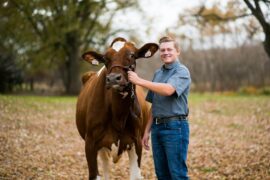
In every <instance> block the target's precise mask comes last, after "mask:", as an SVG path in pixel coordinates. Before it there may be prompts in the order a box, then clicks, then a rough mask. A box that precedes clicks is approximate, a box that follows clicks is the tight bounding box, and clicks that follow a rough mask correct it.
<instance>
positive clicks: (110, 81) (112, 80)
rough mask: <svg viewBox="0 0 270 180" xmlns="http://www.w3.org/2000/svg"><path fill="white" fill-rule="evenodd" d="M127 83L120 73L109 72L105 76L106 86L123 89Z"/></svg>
mask: <svg viewBox="0 0 270 180" xmlns="http://www.w3.org/2000/svg"><path fill="white" fill-rule="evenodd" d="M127 85H128V82H127V80H126V79H125V77H124V76H123V75H122V74H119V73H110V74H108V75H107V76H106V87H107V88H108V89H109V88H114V89H116V90H118V91H123V90H124V89H125V88H126V86H127Z"/></svg>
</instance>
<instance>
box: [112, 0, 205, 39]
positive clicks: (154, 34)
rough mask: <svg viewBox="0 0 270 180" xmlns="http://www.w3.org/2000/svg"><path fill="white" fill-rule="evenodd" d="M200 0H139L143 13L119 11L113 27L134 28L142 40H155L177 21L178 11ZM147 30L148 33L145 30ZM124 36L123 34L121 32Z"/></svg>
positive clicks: (180, 11) (182, 11)
mask: <svg viewBox="0 0 270 180" xmlns="http://www.w3.org/2000/svg"><path fill="white" fill-rule="evenodd" d="M201 1H202V0H188V1H187V0H139V5H140V7H141V8H142V10H143V13H144V14H138V13H137V12H131V11H130V10H129V11H127V12H124V14H122V13H120V14H119V15H118V16H117V18H115V19H114V21H115V22H114V26H115V27H118V28H119V27H123V28H125V29H129V30H136V35H139V36H140V37H143V38H142V39H143V41H157V39H158V38H159V37H160V35H161V34H163V33H165V30H166V29H167V28H170V27H172V26H174V25H175V24H176V23H177V20H178V15H179V13H184V9H186V8H189V7H192V6H195V5H197V4H199V3H200V2H201ZM147 30H148V35H147V34H145V31H147ZM123 36H124V34H123Z"/></svg>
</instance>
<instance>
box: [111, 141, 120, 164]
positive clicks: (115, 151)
mask: <svg viewBox="0 0 270 180" xmlns="http://www.w3.org/2000/svg"><path fill="white" fill-rule="evenodd" d="M119 145H120V140H118V142H117V144H112V147H111V150H112V151H111V155H112V158H113V162H114V163H117V161H118V160H119V159H120V157H121V156H119V155H118V150H119Z"/></svg>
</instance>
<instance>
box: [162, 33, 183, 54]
mask: <svg viewBox="0 0 270 180" xmlns="http://www.w3.org/2000/svg"><path fill="white" fill-rule="evenodd" d="M164 42H173V43H174V47H175V49H176V50H177V51H180V46H179V44H178V43H177V42H176V41H175V39H174V38H172V37H170V36H163V37H161V38H160V39H159V44H161V43H164Z"/></svg>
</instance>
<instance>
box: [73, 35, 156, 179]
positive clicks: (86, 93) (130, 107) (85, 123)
mask: <svg viewBox="0 0 270 180" xmlns="http://www.w3.org/2000/svg"><path fill="white" fill-rule="evenodd" d="M157 50H158V45H157V44H155V43H147V44H145V45H144V46H142V47H141V48H140V49H137V48H136V47H135V46H134V44H133V43H131V42H128V41H126V40H125V39H124V38H116V39H115V40H114V41H113V42H112V44H111V46H110V47H109V48H108V50H107V51H106V53H105V54H104V55H102V54H99V53H97V52H94V51H89V52H86V53H84V54H83V56H82V57H83V59H84V60H86V61H88V62H90V63H92V64H97V63H99V62H100V63H104V64H105V66H104V67H103V68H102V69H101V70H100V71H99V72H98V73H93V72H90V73H87V74H85V75H84V76H83V78H82V80H83V83H84V86H83V88H82V90H81V93H80V95H79V97H78V102H77V112H76V124H77V128H78V131H79V133H80V135H81V137H82V138H83V139H84V140H85V152H86V159H87V163H88V169H89V179H96V178H97V177H99V176H98V175H99V172H98V167H97V157H98V156H99V157H100V159H101V160H102V161H103V172H104V178H105V179H109V170H110V169H109V162H108V160H109V158H110V157H112V158H113V162H115V163H116V162H117V161H118V159H119V158H120V156H121V154H122V153H123V152H124V151H127V152H128V155H129V161H130V163H129V165H130V179H132V180H133V179H141V178H142V176H141V171H140V162H141V154H142V145H141V138H142V135H143V131H144V128H145V125H146V121H147V117H148V113H149V108H148V106H147V104H146V102H145V100H144V98H145V97H144V92H143V90H142V88H141V87H137V88H136V87H135V86H134V85H132V84H131V83H130V82H128V78H127V71H128V70H133V71H134V70H135V67H136V59H138V58H149V57H151V56H153V55H154V53H155V52H156V51H157ZM135 89H136V90H135ZM135 91H136V93H135Z"/></svg>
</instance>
